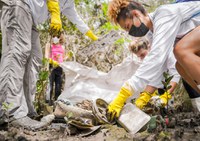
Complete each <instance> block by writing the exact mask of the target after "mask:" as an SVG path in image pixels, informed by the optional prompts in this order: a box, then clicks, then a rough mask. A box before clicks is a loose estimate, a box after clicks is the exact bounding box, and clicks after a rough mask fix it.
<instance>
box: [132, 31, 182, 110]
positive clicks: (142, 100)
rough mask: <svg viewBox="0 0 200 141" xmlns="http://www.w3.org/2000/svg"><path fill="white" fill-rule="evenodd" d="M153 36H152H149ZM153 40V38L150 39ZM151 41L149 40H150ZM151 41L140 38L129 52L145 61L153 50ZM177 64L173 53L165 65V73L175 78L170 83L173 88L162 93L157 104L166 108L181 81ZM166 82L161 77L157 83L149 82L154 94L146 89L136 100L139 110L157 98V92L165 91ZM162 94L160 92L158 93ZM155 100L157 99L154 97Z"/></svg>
mask: <svg viewBox="0 0 200 141" xmlns="http://www.w3.org/2000/svg"><path fill="white" fill-rule="evenodd" d="M149 36H151V34H149ZM147 37H148V36H147ZM150 39H151V38H150ZM150 39H149V40H150ZM149 40H147V38H144V37H143V38H139V39H137V40H135V41H133V42H131V43H130V44H129V50H130V51H131V52H132V53H134V54H136V55H137V57H139V58H140V59H141V60H144V58H145V57H146V56H147V55H148V53H149V52H150V50H151V49H150V48H151V44H150V43H151V41H150V43H149ZM175 63H176V59H175V57H174V55H173V52H171V53H170V54H169V56H168V57H167V59H166V62H165V63H163V66H164V67H163V73H164V72H168V73H169V75H170V76H173V78H172V80H171V81H170V85H171V88H170V89H169V90H168V92H165V93H163V92H162V93H161V94H162V95H160V96H159V97H158V98H157V100H156V102H157V104H158V105H162V106H166V104H167V102H168V100H170V99H171V98H172V95H171V94H172V93H173V91H174V89H175V88H176V86H177V84H178V82H179V80H180V75H179V74H178V72H177V70H176V68H175ZM162 81H164V77H163V76H161V77H160V78H159V79H157V80H156V81H155V82H154V81H149V83H148V84H146V85H148V87H150V88H151V89H152V93H148V92H147V91H146V89H144V91H143V92H142V93H141V94H140V97H139V98H137V99H136V101H135V104H136V106H137V107H138V108H140V109H143V108H144V107H145V106H146V105H147V103H148V102H149V100H150V99H151V98H152V97H153V96H156V97H157V94H158V93H157V91H156V90H162V89H163V84H162V83H161V82H162ZM158 92H160V91H158ZM154 98H155V97H154Z"/></svg>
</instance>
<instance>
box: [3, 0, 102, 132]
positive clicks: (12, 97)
mask: <svg viewBox="0 0 200 141" xmlns="http://www.w3.org/2000/svg"><path fill="white" fill-rule="evenodd" d="M1 3H3V5H2V14H1V31H2V58H1V64H0V119H3V121H5V119H4V118H5V112H4V111H2V104H3V103H4V102H6V103H8V104H12V107H11V108H10V109H9V110H8V113H9V116H10V117H11V118H9V119H10V120H11V119H12V121H13V123H15V125H19V126H23V127H24V128H37V127H38V126H36V125H37V122H36V121H35V120H32V119H31V118H29V117H28V116H34V115H36V112H35V109H34V106H33V101H34V98H35V92H36V81H37V78H38V71H39V69H40V66H41V62H42V51H41V48H40V39H39V33H38V31H37V29H36V26H37V25H38V24H41V23H43V22H45V21H46V20H47V19H48V18H49V13H50V16H51V21H50V23H51V24H50V31H54V34H55V35H56V34H57V33H58V32H59V31H60V30H61V28H62V22H61V18H60V13H63V14H64V15H65V16H66V17H67V18H68V19H69V20H70V21H71V22H72V23H74V24H76V26H77V27H78V29H79V30H80V31H81V32H82V33H83V34H85V35H87V36H89V37H90V38H91V39H93V40H97V39H98V38H97V36H95V35H94V34H93V33H92V31H91V30H90V29H89V28H88V26H87V25H86V24H85V23H84V22H83V20H81V18H80V17H79V16H78V14H77V12H76V10H75V5H74V1H73V0H59V1H58V0H9V1H8V0H1ZM38 124H39V123H38Z"/></svg>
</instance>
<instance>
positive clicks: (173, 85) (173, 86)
mask: <svg viewBox="0 0 200 141" xmlns="http://www.w3.org/2000/svg"><path fill="white" fill-rule="evenodd" d="M170 85H171V86H172V87H171V88H170V89H169V93H170V94H171V93H173V91H174V89H175V88H176V86H177V83H176V82H170Z"/></svg>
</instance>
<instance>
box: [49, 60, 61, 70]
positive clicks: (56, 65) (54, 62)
mask: <svg viewBox="0 0 200 141" xmlns="http://www.w3.org/2000/svg"><path fill="white" fill-rule="evenodd" d="M49 64H51V65H52V66H53V67H54V68H56V67H58V66H59V63H58V62H57V61H54V60H52V59H51V58H50V59H49Z"/></svg>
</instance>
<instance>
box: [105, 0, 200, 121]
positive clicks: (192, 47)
mask: <svg viewBox="0 0 200 141" xmlns="http://www.w3.org/2000/svg"><path fill="white" fill-rule="evenodd" d="M199 4H200V2H198V1H196V2H187V3H177V4H171V5H162V6H161V7H159V8H157V9H156V10H155V12H153V13H152V14H148V13H147V12H146V11H145V9H144V8H143V6H142V5H141V4H140V3H138V2H136V1H134V0H130V1H127V0H112V1H111V2H110V4H109V11H108V14H109V17H110V19H111V21H113V22H114V23H116V24H119V25H120V26H121V27H122V28H123V29H124V30H126V31H127V32H128V33H129V34H130V35H132V36H135V37H142V36H145V35H146V34H147V33H148V32H149V31H150V32H152V36H153V38H152V45H151V50H150V52H149V54H148V55H147V56H146V57H145V58H144V60H143V62H142V64H141V65H140V67H139V68H138V69H137V71H136V73H135V74H134V75H133V76H132V78H131V79H129V80H128V81H127V82H125V83H124V85H123V86H122V87H121V89H120V91H119V93H118V95H117V97H116V98H115V99H114V100H113V101H112V102H111V103H110V104H109V106H108V114H109V115H110V119H111V120H112V119H113V118H114V117H119V115H120V112H121V109H122V107H123V106H124V103H125V102H126V100H127V99H128V98H129V97H131V96H132V95H133V94H134V93H136V92H138V91H143V89H144V87H145V86H146V84H150V83H152V82H155V83H154V84H156V85H157V83H160V81H159V80H160V78H161V76H162V74H163V72H164V70H165V65H164V63H166V62H167V58H168V57H169V56H170V53H171V52H172V50H173V47H175V57H176V59H177V62H178V63H177V64H178V67H179V69H177V70H178V71H179V73H180V72H181V71H182V72H183V73H180V74H181V76H183V77H184V78H186V81H187V82H188V83H189V84H190V85H191V86H192V87H193V88H194V89H195V90H196V91H198V92H199V91H200V89H199V88H198V85H199V84H200V77H198V76H200V71H199V65H197V64H196V63H198V62H199V51H200V50H199V44H200V39H199V38H198V36H199V35H200V34H199V32H198V31H199V29H200V16H199V15H198V14H197V13H199V11H200V7H199ZM163 11H164V12H163ZM186 25H187V26H186ZM185 27H187V28H185ZM189 31H190V32H189ZM191 37H192V38H191ZM177 38H179V39H180V38H181V39H180V40H179V42H177V43H176V45H175V41H176V39H177ZM183 45H184V46H183ZM184 49H187V51H186V50H185V51H184ZM178 50H181V52H178ZM189 54H190V55H191V58H190V59H189V58H188V57H189ZM185 57H186V58H188V59H186V58H185ZM188 60H189V61H188ZM194 62H196V63H194ZM191 68H193V69H191ZM187 74H189V75H187ZM150 86H151V85H150ZM153 86H154V85H153ZM155 88H156V87H155V86H154V89H151V87H150V88H149V87H148V86H147V88H146V89H145V95H147V96H148V95H149V97H150V94H152V93H153V92H154V90H155ZM167 96H168V95H167ZM142 103H143V102H142ZM141 105H142V104H141Z"/></svg>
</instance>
